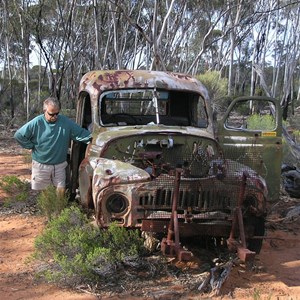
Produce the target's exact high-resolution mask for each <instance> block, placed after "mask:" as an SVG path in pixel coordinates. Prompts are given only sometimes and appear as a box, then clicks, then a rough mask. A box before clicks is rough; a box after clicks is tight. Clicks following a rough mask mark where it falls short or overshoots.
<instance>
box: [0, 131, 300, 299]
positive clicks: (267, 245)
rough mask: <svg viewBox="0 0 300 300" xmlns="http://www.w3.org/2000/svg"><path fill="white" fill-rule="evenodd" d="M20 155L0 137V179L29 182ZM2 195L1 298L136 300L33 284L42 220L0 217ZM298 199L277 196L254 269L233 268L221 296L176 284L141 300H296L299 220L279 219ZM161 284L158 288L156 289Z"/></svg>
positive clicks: (299, 262) (299, 271)
mask: <svg viewBox="0 0 300 300" xmlns="http://www.w3.org/2000/svg"><path fill="white" fill-rule="evenodd" d="M22 153H23V154H24V152H23V151H22V149H20V148H19V147H18V146H17V145H16V144H15V143H14V142H13V141H12V140H11V139H7V138H6V137H3V138H1V136H0V178H1V177H2V176H4V175H12V174H14V175H16V176H19V177H20V178H22V179H29V178H30V165H29V164H28V163H25V162H24V156H23V154H22ZM5 196H6V195H5V193H4V192H3V191H2V192H1V191H0V299H5V300H15V299H42V300H50V299H63V300H68V299H72V300H77V299H86V300H89V299H141V298H142V297H141V294H138V293H136V292H135V293H130V292H127V293H122V294H118V295H109V294H103V295H98V296H96V295H92V294H87V293H82V292H79V291H71V290H67V289H63V288H59V287H56V286H55V285H51V284H46V283H41V282H37V281H36V280H35V278H34V268H33V266H32V264H31V263H30V262H28V258H29V256H30V255H31V253H32V252H33V249H34V239H35V237H36V236H37V235H39V234H40V233H41V231H42V230H43V228H44V226H45V218H44V217H42V216H39V215H36V214H30V212H28V213H26V212H23V213H12V214H3V213H1V208H2V207H3V205H2V204H3V201H4V198H5ZM299 202H300V199H299V200H297V199H291V198H289V197H287V196H282V199H281V201H280V202H278V203H276V204H272V207H270V215H269V216H268V220H269V222H268V224H267V238H266V240H264V243H263V249H262V251H261V253H260V254H259V255H258V256H256V259H255V265H254V266H255V267H254V268H253V269H252V270H248V269H246V268H245V267H244V266H243V265H242V264H239V265H236V266H234V268H233V269H232V271H231V273H230V275H229V278H228V279H227V281H226V282H225V283H224V285H223V287H222V289H221V295H220V296H218V297H211V296H210V295H200V294H199V293H197V291H191V292H190V293H188V294H187V293H182V291H183V287H182V286H178V284H174V285H172V284H170V283H168V285H167V287H166V284H162V283H160V282H156V283H155V288H154V287H153V292H151V291H150V290H149V289H148V293H147V297H146V296H145V297H143V298H144V299H146V298H148V299H149V298H150V299H225V300H228V299H245V300H247V299H249V300H250V299H269V300H270V299H274V300H275V299H276V300H297V299H300V250H299V249H300V235H299V232H300V231H299V230H300V221H299V217H296V218H294V219H292V220H289V222H285V221H286V220H284V219H283V218H282V217H283V214H284V212H286V210H287V209H288V208H289V207H293V206H296V205H299ZM160 284H161V287H160Z"/></svg>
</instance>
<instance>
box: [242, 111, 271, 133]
mask: <svg viewBox="0 0 300 300" xmlns="http://www.w3.org/2000/svg"><path fill="white" fill-rule="evenodd" d="M275 126H276V124H275V119H274V117H273V116H270V115H259V114H254V115H251V116H250V117H249V118H248V119H247V129H249V130H274V128H275Z"/></svg>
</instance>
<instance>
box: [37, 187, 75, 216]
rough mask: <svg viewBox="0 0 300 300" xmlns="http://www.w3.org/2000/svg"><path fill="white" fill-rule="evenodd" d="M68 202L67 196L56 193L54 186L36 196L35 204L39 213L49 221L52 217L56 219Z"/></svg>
mask: <svg viewBox="0 0 300 300" xmlns="http://www.w3.org/2000/svg"><path fill="white" fill-rule="evenodd" d="M68 200H69V196H68V194H65V195H61V194H60V193H57V191H56V188H55V187H54V186H48V188H47V189H45V190H43V191H42V192H41V193H40V194H39V195H38V198H37V204H38V207H39V209H40V210H41V212H42V213H43V214H45V215H46V216H47V218H48V219H49V220H51V219H52V218H53V217H57V216H58V215H59V214H60V213H61V211H62V210H63V209H64V208H66V207H67V205H68Z"/></svg>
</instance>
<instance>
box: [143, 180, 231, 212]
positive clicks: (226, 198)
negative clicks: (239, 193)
mask: <svg viewBox="0 0 300 300" xmlns="http://www.w3.org/2000/svg"><path fill="white" fill-rule="evenodd" d="M174 180H175V177H174V176H168V175H162V176H159V177H158V178H157V179H156V180H154V181H153V182H152V183H151V184H150V186H151V188H149V185H148V186H147V187H148V192H146V191H145V192H141V193H140V194H139V205H140V206H142V207H143V208H145V209H148V210H166V211H170V210H171V209H172V200H173V194H174V185H175V182H174ZM231 196H232V194H231V191H228V189H226V188H225V185H224V184H223V183H221V182H219V181H218V180H217V179H216V178H215V177H210V178H206V179H203V178H202V179H201V178H181V180H180V187H179V195H178V202H177V209H178V210H189V211H193V212H194V213H197V212H207V211H213V210H230V207H232V205H233V204H234V203H232V202H234V201H235V199H233V198H232V197H231Z"/></svg>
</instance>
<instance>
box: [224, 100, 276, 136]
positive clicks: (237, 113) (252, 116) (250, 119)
mask: <svg viewBox="0 0 300 300" xmlns="http://www.w3.org/2000/svg"><path fill="white" fill-rule="evenodd" d="M225 126H226V128H228V129H236V130H246V131H256V130H259V131H272V130H275V129H276V119H275V107H274V104H273V103H272V102H270V101H267V100H265V101H258V100H255V99H254V100H245V101H240V102H237V103H236V104H235V105H234V107H233V108H232V110H231V111H230V113H229V115H228V117H227V119H226V121H225Z"/></svg>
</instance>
